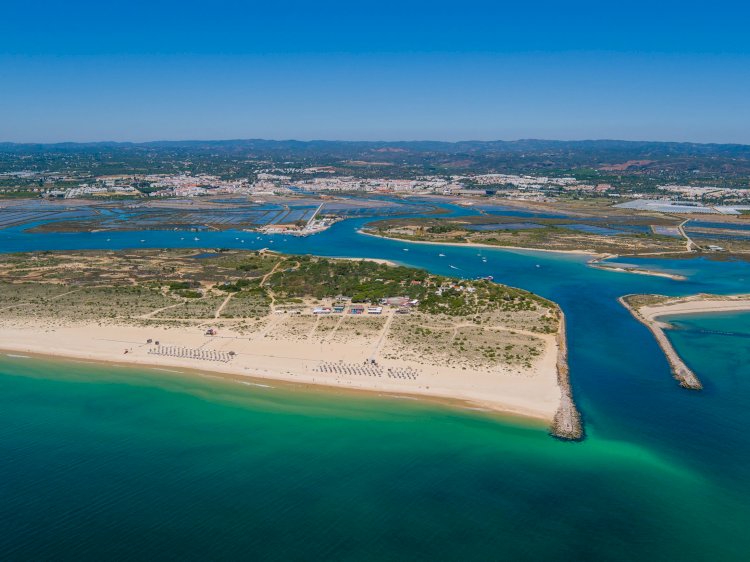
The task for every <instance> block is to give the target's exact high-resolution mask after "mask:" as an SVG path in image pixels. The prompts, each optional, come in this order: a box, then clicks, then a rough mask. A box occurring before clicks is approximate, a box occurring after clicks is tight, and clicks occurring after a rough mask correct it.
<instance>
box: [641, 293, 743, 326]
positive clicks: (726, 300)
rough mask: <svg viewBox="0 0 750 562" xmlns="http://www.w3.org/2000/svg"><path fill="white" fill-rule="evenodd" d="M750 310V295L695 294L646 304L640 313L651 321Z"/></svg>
mask: <svg viewBox="0 0 750 562" xmlns="http://www.w3.org/2000/svg"><path fill="white" fill-rule="evenodd" d="M742 310H750V295H733V296H725V297H724V296H722V297H720V296H714V295H695V296H692V297H686V298H682V299H675V300H671V301H666V302H664V303H663V304H658V305H653V306H644V307H641V308H640V309H639V312H640V314H641V315H642V316H643V317H644V318H645V319H646V320H649V321H654V320H658V318H660V317H662V316H672V315H678V314H701V313H709V312H736V311H742Z"/></svg>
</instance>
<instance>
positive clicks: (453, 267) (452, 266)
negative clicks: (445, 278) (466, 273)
mask: <svg viewBox="0 0 750 562" xmlns="http://www.w3.org/2000/svg"><path fill="white" fill-rule="evenodd" d="M448 267H450V268H451V269H458V268H457V267H456V266H455V265H449V266H448Z"/></svg>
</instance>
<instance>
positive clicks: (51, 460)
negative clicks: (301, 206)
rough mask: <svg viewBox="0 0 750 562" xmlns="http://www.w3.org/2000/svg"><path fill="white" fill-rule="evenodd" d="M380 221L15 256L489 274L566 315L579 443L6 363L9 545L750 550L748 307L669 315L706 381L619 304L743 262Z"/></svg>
mask: <svg viewBox="0 0 750 562" xmlns="http://www.w3.org/2000/svg"><path fill="white" fill-rule="evenodd" d="M451 210H452V211H453V212H456V213H458V212H464V211H459V210H458V209H453V208H451ZM364 222H365V221H364V219H355V220H348V221H344V222H341V223H338V224H337V225H335V226H334V227H333V228H332V229H330V230H329V231H326V232H325V233H322V234H319V235H316V236H312V237H308V238H291V237H290V238H284V237H282V236H276V237H273V238H271V237H260V238H256V236H255V235H251V233H246V232H232V231H225V232H216V233H207V232H202V233H200V234H199V235H198V236H199V237H200V238H201V240H200V241H199V242H196V241H194V240H193V236H194V234H193V233H184V232H183V233H180V232H176V231H168V232H153V231H151V232H130V233H125V232H122V233H115V232H107V233H80V234H54V235H50V234H31V233H28V232H26V231H24V230H21V229H6V230H3V231H0V249H1V250H3V251H5V252H10V251H22V250H35V249H58V248H59V249H64V248H125V247H163V246H176V247H195V246H198V245H199V246H200V247H201V248H207V249H210V248H215V247H248V248H259V247H272V248H274V249H277V250H281V251H288V252H297V253H315V254H321V255H332V256H361V257H379V258H386V259H391V260H394V261H398V262H401V263H404V264H408V265H413V266H417V267H424V268H427V269H430V270H431V271H434V272H437V273H442V274H447V275H459V276H465V277H476V276H479V275H493V276H494V278H495V280H496V281H499V282H503V283H508V284H511V285H514V286H518V287H522V288H525V289H528V290H531V291H534V292H537V293H539V294H541V295H543V296H545V297H548V298H551V299H553V300H555V301H557V302H558V303H560V305H561V306H562V307H563V309H564V310H565V313H566V316H567V321H568V333H569V348H570V366H571V377H572V381H573V386H574V392H575V397H576V401H577V403H578V405H579V407H580V409H581V410H582V412H583V415H584V420H585V423H586V439H585V440H584V441H583V442H580V443H567V442H561V441H557V440H555V439H553V438H551V437H549V436H548V435H547V433H546V430H545V428H543V427H536V426H533V425H528V424H524V423H522V422H518V421H514V420H502V419H497V418H494V417H491V416H488V415H487V414H484V413H482V412H476V411H472V410H461V409H456V408H451V407H448V406H443V405H440V404H436V403H431V402H424V401H413V400H399V399H394V398H383V397H377V396H372V397H370V396H364V395H352V394H342V393H335V392H331V391H310V390H304V389H298V388H294V387H282V386H279V385H275V384H274V385H272V386H273V387H272V388H271V387H264V386H250V385H245V384H240V383H238V382H233V381H225V380H220V379H215V378H207V377H201V376H197V375H186V374H176V373H171V372H165V371H158V370H154V369H140V370H136V369H127V368H119V367H103V366H101V365H94V364H86V363H73V362H65V361H54V362H51V361H48V360H41V359H33V358H24V357H11V356H7V355H5V356H0V558H2V559H7V560H39V559H52V558H54V559H64V560H84V559H85V560H88V559H102V558H107V559H110V558H115V559H146V558H160V559H181V560H185V559H236V558H247V559H253V560H321V559H323V560H457V559H465V560H539V559H547V560H676V559H679V560H696V561H697V560H747V559H748V553H750V534H749V533H747V532H746V530H745V529H746V528H747V527H748V525H750V468H749V467H748V465H749V464H750V432H748V427H750V366H749V365H750V361H749V360H750V345H748V344H750V314H724V315H701V316H680V317H675V318H673V319H672V322H673V323H674V324H675V327H676V329H675V330H672V331H670V334H669V335H670V338H672V340H673V341H674V344H675V346H676V347H677V349H678V351H679V352H680V353H681V354H683V356H684V358H685V360H686V361H687V362H688V364H689V365H690V366H691V367H692V368H693V369H694V370H695V371H696V373H697V374H698V375H699V377H700V378H701V380H702V381H703V383H704V385H705V390H704V391H702V392H690V391H686V390H683V389H681V388H679V387H678V385H677V384H676V382H675V381H674V380H673V379H672V378H671V375H670V372H669V367H668V365H667V363H666V361H665V359H664V357H663V356H662V354H661V352H660V350H659V348H658V347H657V345H656V343H655V342H654V341H653V338H652V337H651V335H650V334H649V333H648V331H647V330H646V329H645V328H644V327H643V326H641V325H640V324H638V323H637V322H636V321H635V320H634V319H633V318H632V317H631V316H630V315H629V314H628V313H627V312H626V311H625V310H624V309H622V307H620V305H619V304H618V303H617V301H616V298H617V296H620V295H623V294H627V293H639V292H654V293H662V294H675V295H677V294H691V293H697V292H716V293H737V292H747V291H748V286H749V285H748V281H750V264H748V263H745V262H739V261H724V262H719V261H709V260H706V259H701V258H698V259H689V260H687V259H686V260H669V261H665V260H655V259H654V260H633V259H628V260H627V261H628V262H629V263H634V262H635V263H638V264H639V265H643V266H644V267H649V268H657V269H661V270H665V271H672V272H679V273H682V274H684V275H686V276H687V277H688V280H687V281H683V282H680V281H673V280H670V279H665V278H657V277H646V276H640V275H631V274H626V273H617V272H612V271H603V270H599V269H593V268H590V267H588V266H587V265H586V258H585V257H583V256H575V255H561V254H553V253H544V252H523V251H505V250H494V249H492V250H487V249H481V250H478V249H476V248H474V249H472V248H462V247H438V246H431V245H418V244H408V243H403V242H397V241H391V240H383V239H378V238H374V237H369V236H363V235H361V234H358V233H357V229H358V228H359V227H360V226H361V224H363V223H364ZM140 240H144V241H145V242H140ZM243 240H244V242H243ZM272 240H273V242H271V241H272ZM405 250H408V251H405ZM440 253H443V254H445V257H440V256H439V255H438V254H440ZM482 258H486V259H487V261H486V262H484V261H483V260H482ZM0 259H1V258H0Z"/></svg>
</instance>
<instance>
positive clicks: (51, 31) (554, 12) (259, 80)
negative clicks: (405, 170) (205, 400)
mask: <svg viewBox="0 0 750 562" xmlns="http://www.w3.org/2000/svg"><path fill="white" fill-rule="evenodd" d="M2 10H3V12H2V22H3V23H2V26H0V141H3V140H7V141H18V142H54V141H63V140H73V141H90V140H133V141H141V140H156V139H224V138H276V139H282V138H298V139H354V140H360V139H371V140H374V139H379V140H409V139H440V140H458V139H516V138H557V139H583V138H621V139H646V140H690V141H698V142H741V143H750V107H749V106H750V104H749V103H748V99H750V39H749V38H748V37H749V36H750V33H748V30H747V26H746V23H747V21H748V20H750V8H747V7H744V6H743V5H741V4H739V3H729V2H723V1H715V2H712V3H710V4H709V3H701V4H698V3H691V2H680V3H678V2H658V1H656V0H653V1H652V2H641V1H639V0H637V1H635V2H628V3H620V5H614V3H611V2H610V3H607V2H575V1H570V2H545V1H542V2H536V3H529V2H524V3H521V2H518V3H512V4H511V3H504V2H477V1H472V0H467V1H465V2H460V3H459V2H452V3H441V2H421V1H419V2H405V1H402V2H392V1H388V0H387V1H381V2H368V3H364V2H359V3H356V2H332V1H318V2H297V1H288V2H275V3H273V4H272V3H271V2H250V1H245V2H238V1H234V0H232V1H227V0H213V1H211V2H196V1H194V0H184V1H181V2H176V1H163V0H162V1H158V0H157V1H154V2H141V1H130V2H123V1H120V0H114V1H108V2H84V1H79V0H70V1H68V2H64V1H55V2H52V1H49V0H48V1H40V2H36V3H34V2H30V1H29V0H26V1H24V2H20V1H18V0H4V1H3V3H2Z"/></svg>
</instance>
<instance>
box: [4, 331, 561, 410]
mask: <svg viewBox="0 0 750 562" xmlns="http://www.w3.org/2000/svg"><path fill="white" fill-rule="evenodd" d="M539 338H540V340H542V341H543V343H544V348H543V349H544V351H543V353H542V354H541V356H540V357H539V358H538V359H537V360H536V361H535V362H534V364H533V365H532V368H531V369H525V370H523V371H521V372H515V371H514V370H511V369H510V368H507V369H506V368H505V367H504V366H501V367H499V368H498V369H496V370H494V371H493V372H491V373H490V372H486V371H484V372H482V371H471V370H463V369H461V368H460V367H455V366H453V367H449V366H446V365H434V364H430V362H429V361H425V362H424V363H423V364H415V363H413V362H409V361H405V360H400V359H383V360H382V361H381V360H380V359H379V360H378V363H379V365H378V369H380V370H381V373H382V374H381V375H380V376H364V375H363V373H362V372H361V371H362V369H363V367H362V365H363V364H364V363H365V360H366V359H367V358H368V357H370V356H371V354H372V346H371V345H356V342H339V343H327V342H323V343H320V342H314V343H313V342H305V341H302V342H301V341H294V342H292V341H288V340H284V339H280V338H264V337H262V335H261V334H254V335H253V336H251V337H249V338H248V337H247V336H241V335H240V334H238V333H234V332H232V331H231V330H229V329H227V328H221V330H220V335H219V336H207V335H206V334H205V326H190V327H184V326H183V327H171V326H170V327H165V326H134V325H127V324H122V325H121V324H115V323H102V324H99V323H96V322H80V323H72V322H70V323H68V322H66V323H63V324H59V323H57V324H55V325H54V326H53V325H51V324H50V323H47V322H45V321H43V320H21V321H18V320H15V321H10V320H0V348H2V349H3V350H5V351H8V352H12V353H32V354H37V355H46V356H58V357H64V358H68V359H77V360H84V361H99V362H102V361H103V362H109V363H114V364H123V365H139V366H148V367H156V368H165V367H171V368H181V369H189V370H200V371H202V372H204V373H216V374H219V375H230V376H235V377H247V378H250V379H255V380H257V379H267V380H278V381H285V382H290V383H301V384H305V385H307V384H310V385H324V386H330V387H337V388H343V389H350V390H360V391H369V392H376V393H381V394H389V395H394V394H395V395H407V396H415V397H430V398H438V399H443V400H448V401H459V402H462V403H464V404H470V405H472V406H475V407H478V408H481V409H486V410H491V411H495V412H498V413H501V414H509V415H512V416H520V417H525V418H529V419H533V420H537V421H543V422H545V423H546V424H552V423H553V421H554V418H555V413H556V412H557V411H558V409H559V408H560V403H561V395H562V393H561V389H560V387H559V386H558V374H557V367H556V365H557V361H558V346H557V342H556V338H555V336H554V335H553V334H539ZM149 339H151V340H154V343H151V344H149V343H147V341H148V340H149ZM156 341H159V344H160V348H161V349H167V350H169V349H171V350H177V351H176V352H175V353H174V354H170V353H168V352H167V353H161V352H158V353H157V352H154V349H155V347H154V345H155V342H156ZM230 351H231V352H233V355H231V356H230V355H229V353H230ZM326 360H328V361H326ZM332 361H335V362H336V363H331V362H332ZM325 365H329V366H331V365H334V366H335V368H334V369H328V370H326V369H325V368H324V366H325ZM339 365H341V366H343V367H339ZM370 369H372V368H370ZM417 370H419V376H414V378H412V376H411V375H410V374H411V373H414V372H417ZM332 371H333V372H332ZM355 371H359V372H355ZM391 373H393V376H391Z"/></svg>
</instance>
